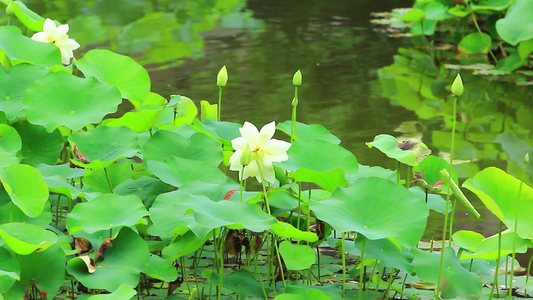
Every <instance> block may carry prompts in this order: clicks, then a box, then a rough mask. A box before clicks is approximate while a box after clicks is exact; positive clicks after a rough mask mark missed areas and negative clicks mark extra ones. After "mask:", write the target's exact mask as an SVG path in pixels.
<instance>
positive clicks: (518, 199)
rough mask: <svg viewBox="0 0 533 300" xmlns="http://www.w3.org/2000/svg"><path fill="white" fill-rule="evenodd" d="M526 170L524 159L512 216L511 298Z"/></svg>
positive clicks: (510, 295) (509, 297)
mask: <svg viewBox="0 0 533 300" xmlns="http://www.w3.org/2000/svg"><path fill="white" fill-rule="evenodd" d="M525 170H526V161H524V167H523V168H522V172H521V174H520V186H519V187H518V197H517V199H516V212H515V218H514V229H513V254H512V259H511V275H510V276H509V277H510V278H509V279H510V282H509V296H508V299H509V300H511V298H512V297H513V276H514V261H515V257H516V236H517V235H518V233H517V230H518V214H519V213H520V196H521V194H522V186H523V185H524V174H525Z"/></svg>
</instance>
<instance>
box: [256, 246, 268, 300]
mask: <svg viewBox="0 0 533 300" xmlns="http://www.w3.org/2000/svg"><path fill="white" fill-rule="evenodd" d="M254 271H255V273H256V274H257V275H258V276H259V284H261V290H263V295H264V296H265V300H268V293H267V292H266V290H265V285H264V284H263V278H262V276H261V272H259V266H258V265H257V256H256V257H255V268H254Z"/></svg>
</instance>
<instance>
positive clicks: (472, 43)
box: [458, 32, 492, 53]
mask: <svg viewBox="0 0 533 300" xmlns="http://www.w3.org/2000/svg"><path fill="white" fill-rule="evenodd" d="M491 42H492V41H491V38H490V35H488V34H486V33H483V32H482V33H479V32H474V33H470V34H468V35H466V36H465V37H463V39H462V40H461V42H459V45H458V47H459V49H461V50H462V51H465V52H469V53H480V52H486V51H487V50H489V48H490V45H491Z"/></svg>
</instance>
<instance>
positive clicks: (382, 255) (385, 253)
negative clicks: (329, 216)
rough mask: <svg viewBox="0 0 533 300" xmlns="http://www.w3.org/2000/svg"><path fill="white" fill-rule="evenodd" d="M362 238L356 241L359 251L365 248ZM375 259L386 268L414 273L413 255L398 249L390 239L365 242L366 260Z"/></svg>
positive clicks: (359, 237) (405, 250)
mask: <svg viewBox="0 0 533 300" xmlns="http://www.w3.org/2000/svg"><path fill="white" fill-rule="evenodd" d="M363 239H365V238H364V237H362V236H358V237H357V239H356V240H355V248H356V249H358V250H359V251H361V250H362V248H363ZM367 257H369V258H374V259H377V260H379V263H380V264H381V265H383V266H384V267H387V268H388V267H393V268H396V269H399V270H402V271H404V272H407V273H409V274H410V273H412V272H413V265H412V264H411V261H412V260H413V255H412V254H411V252H409V250H407V249H405V248H402V249H400V247H398V245H395V244H394V243H393V242H392V241H391V240H389V239H381V240H369V239H367V240H366V241H365V258H367Z"/></svg>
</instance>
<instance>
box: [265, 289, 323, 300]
mask: <svg viewBox="0 0 533 300" xmlns="http://www.w3.org/2000/svg"><path fill="white" fill-rule="evenodd" d="M308 299H313V300H331V297H329V296H328V295H327V294H326V293H324V292H323V291H321V290H316V289H308V290H305V291H299V292H297V293H283V294H279V295H277V296H276V297H274V300H308Z"/></svg>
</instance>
